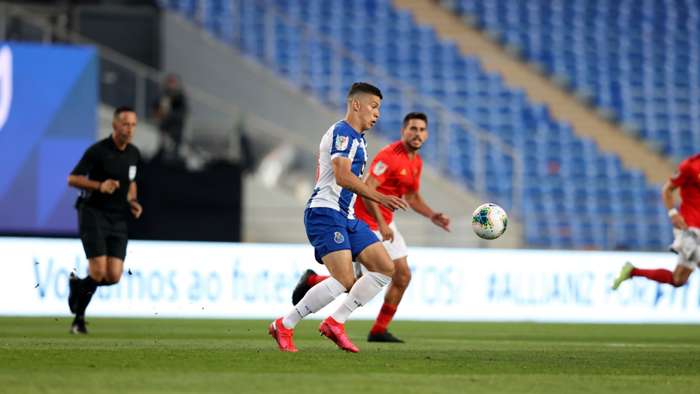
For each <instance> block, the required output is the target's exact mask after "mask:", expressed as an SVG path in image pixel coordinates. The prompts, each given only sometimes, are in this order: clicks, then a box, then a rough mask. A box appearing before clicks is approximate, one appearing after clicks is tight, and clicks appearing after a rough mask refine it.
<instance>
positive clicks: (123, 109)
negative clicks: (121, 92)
mask: <svg viewBox="0 0 700 394" xmlns="http://www.w3.org/2000/svg"><path fill="white" fill-rule="evenodd" d="M124 112H133V113H136V111H134V109H133V108H131V107H129V106H127V105H122V106H121V107H117V109H115V110H114V117H115V118H116V117H118V116H119V115H121V114H122V113H124Z"/></svg>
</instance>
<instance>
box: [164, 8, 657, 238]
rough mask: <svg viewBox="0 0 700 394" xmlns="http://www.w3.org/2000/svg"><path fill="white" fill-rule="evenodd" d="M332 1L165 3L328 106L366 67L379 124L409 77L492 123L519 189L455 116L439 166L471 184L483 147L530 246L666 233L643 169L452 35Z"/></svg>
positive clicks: (390, 125)
mask: <svg viewBox="0 0 700 394" xmlns="http://www.w3.org/2000/svg"><path fill="white" fill-rule="evenodd" d="M336 3H337V1H319V0H313V1H306V2H297V1H285V0H276V1H266V2H258V1H249V0H241V1H225V0H220V1H207V2H198V3H196V2H193V1H178V0H169V1H162V2H161V4H162V5H163V6H164V7H167V8H170V9H172V10H174V11H177V12H179V13H182V14H183V15H185V16H186V17H187V18H189V19H191V20H192V21H194V22H195V23H197V24H198V25H200V26H201V27H202V28H203V29H205V30H207V31H208V32H210V33H211V34H212V35H213V36H215V37H217V38H218V39H220V40H222V41H224V42H226V43H228V44H230V45H232V46H234V47H236V48H238V49H239V50H240V51H241V52H243V53H245V54H247V55H248V56H250V57H251V58H254V59H256V60H257V61H258V62H259V63H261V64H263V65H265V66H267V67H269V68H271V69H273V70H275V71H276V72H277V73H278V74H279V75H280V76H281V77H284V78H286V79H287V80H288V81H290V82H291V83H292V84H294V85H295V86H297V87H298V88H300V89H302V90H305V91H308V92H309V93H310V94H312V95H314V96H315V97H317V98H318V99H319V100H321V101H323V102H324V103H326V104H327V105H329V106H331V107H334V108H340V106H341V105H342V104H343V94H344V89H345V87H346V86H348V85H349V84H350V83H351V82H352V81H354V80H358V79H364V78H366V76H367V75H368V73H370V72H372V73H373V74H372V75H380V76H385V77H384V79H382V78H381V77H380V78H375V82H377V83H379V84H380V85H381V86H389V89H386V93H387V98H388V99H387V100H385V101H386V102H385V106H384V107H383V115H382V116H383V117H384V119H385V121H383V122H382V123H383V124H382V127H381V128H380V130H379V132H380V133H383V134H384V135H391V133H393V132H395V130H396V129H397V128H398V125H399V122H400V119H401V115H402V114H403V113H404V112H407V111H409V110H414V109H415V108H414V107H413V105H415V103H406V102H404V100H402V97H403V96H402V94H401V93H402V91H403V89H411V87H413V88H415V90H416V91H418V92H420V93H421V94H422V95H423V96H424V97H427V98H430V99H432V100H435V101H437V102H439V103H440V105H442V106H444V107H445V108H446V109H447V110H448V111H450V112H454V113H457V114H459V115H460V116H462V117H464V118H465V119H468V121H469V122H470V123H471V124H473V125H476V126H477V127H478V128H479V129H482V130H487V131H489V132H490V133H491V134H492V135H493V136H496V137H497V139H498V140H499V141H501V142H502V143H503V144H505V145H506V146H508V147H510V148H512V149H514V150H515V151H517V152H518V153H519V154H520V155H522V157H523V169H522V171H523V173H524V181H523V187H522V190H515V193H514V191H513V189H514V185H513V179H514V166H513V163H512V160H513V159H512V157H509V156H507V155H503V154H500V153H499V152H498V151H497V150H495V149H487V150H486V151H484V152H480V151H479V149H480V147H481V145H480V143H479V142H477V141H475V140H474V138H472V135H471V134H469V133H467V132H465V131H464V130H463V128H461V127H459V126H456V127H450V128H446V129H445V128H441V129H440V130H441V132H442V131H443V130H449V131H450V135H449V139H448V141H451V143H450V144H449V151H448V152H447V157H448V160H449V165H448V166H443V167H441V166H439V165H438V167H440V168H442V169H443V171H446V172H448V173H450V175H452V176H456V177H458V178H460V179H461V180H462V181H463V182H464V183H465V184H466V185H468V186H469V187H474V185H475V183H476V182H477V179H476V175H475V173H477V172H478V171H475V170H474V168H470V166H467V165H465V163H473V162H474V155H476V154H481V155H483V156H481V158H482V161H483V163H484V166H485V173H486V176H485V180H484V181H485V183H486V191H487V193H486V194H487V196H488V197H495V198H496V199H498V200H499V202H501V203H502V204H503V205H505V206H506V207H511V206H512V204H513V201H512V199H511V198H510V196H513V195H517V194H518V192H521V193H522V197H523V208H522V210H521V214H520V215H521V219H522V221H523V223H524V224H525V236H526V242H527V244H528V245H529V246H531V247H544V248H599V249H614V248H628V249H650V250H653V249H661V248H663V247H664V246H665V245H666V244H667V243H669V242H670V239H671V234H670V230H669V229H668V228H667V227H666V226H665V224H666V220H667V219H666V215H665V210H664V209H663V207H662V206H661V204H660V199H659V191H658V186H656V185H651V184H649V183H648V182H647V181H646V179H645V177H644V175H643V174H642V173H641V172H639V171H636V170H631V169H627V168H625V167H624V166H623V165H622V163H621V161H620V160H619V158H618V157H616V156H614V155H610V154H607V153H603V152H601V151H600V150H599V149H598V147H597V146H596V144H595V143H594V142H593V141H591V140H587V139H583V138H579V137H578V136H576V135H575V134H574V133H573V131H572V129H571V127H570V126H569V125H567V124H563V123H560V122H557V121H555V120H554V119H553V117H552V116H551V115H550V113H549V111H548V109H547V107H545V106H542V105H538V104H536V103H533V102H530V101H529V100H528V98H527V96H526V95H525V94H524V93H523V92H522V91H519V90H515V89H511V88H510V87H508V86H506V85H505V84H504V83H503V80H502V78H501V77H500V76H499V75H498V74H493V73H488V72H486V71H485V70H484V69H483V68H482V67H481V65H480V62H479V60H478V59H477V58H474V57H466V56H463V55H462V54H460V52H459V50H458V49H457V48H456V46H455V45H454V43H451V42H449V41H443V40H440V39H439V37H437V35H436V33H435V31H434V30H433V29H432V28H428V27H424V26H420V25H418V24H417V23H416V22H415V21H414V19H413V17H412V16H411V14H410V13H408V12H406V11H402V10H397V9H395V8H394V7H393V6H392V4H391V2H389V1H387V0H368V1H357V2H352V3H350V4H352V7H337V6H336V5H337V4H336ZM483 3H485V2H483ZM344 4H346V3H344ZM341 9H342V12H341ZM362 59H366V60H367V61H369V62H370V63H371V66H368V65H367V63H365V62H364V61H363V60H362ZM377 79H379V80H377ZM391 81H399V83H398V84H393V83H391ZM383 82H384V83H385V84H383ZM439 122H440V119H437V120H436V122H434V123H433V124H432V125H431V126H432V128H433V129H436V127H435V123H439ZM440 138H444V136H443V137H440V136H436V137H435V138H434V139H433V141H435V140H440ZM442 153H443V152H442V151H439V150H438V149H436V148H435V147H434V146H433V147H431V146H428V148H427V149H426V152H425V157H426V161H428V162H429V163H439V162H440V160H441V159H442V158H443V157H442V155H441V154H442Z"/></svg>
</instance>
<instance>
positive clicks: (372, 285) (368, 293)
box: [331, 272, 391, 324]
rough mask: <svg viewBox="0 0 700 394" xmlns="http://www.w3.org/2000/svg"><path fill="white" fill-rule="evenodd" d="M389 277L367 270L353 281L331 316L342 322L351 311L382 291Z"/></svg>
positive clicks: (389, 279)
mask: <svg viewBox="0 0 700 394" xmlns="http://www.w3.org/2000/svg"><path fill="white" fill-rule="evenodd" d="M390 281H391V277H389V276H386V275H384V274H380V273H379V272H367V273H365V274H364V275H362V277H361V278H360V279H358V280H357V282H355V285H354V286H352V289H350V293H349V294H348V296H347V298H345V301H343V303H342V304H341V305H340V307H339V308H338V310H336V311H335V312H334V313H333V314H332V315H331V317H332V318H333V319H334V320H335V321H337V322H338V323H341V324H344V323H345V321H346V320H348V317H350V314H351V313H352V311H354V310H355V309H357V308H358V307H361V306H362V305H365V304H367V303H368V302H370V301H371V300H372V298H374V296H376V295H377V294H379V292H380V291H382V288H383V287H384V286H386V285H388V284H389V282H390Z"/></svg>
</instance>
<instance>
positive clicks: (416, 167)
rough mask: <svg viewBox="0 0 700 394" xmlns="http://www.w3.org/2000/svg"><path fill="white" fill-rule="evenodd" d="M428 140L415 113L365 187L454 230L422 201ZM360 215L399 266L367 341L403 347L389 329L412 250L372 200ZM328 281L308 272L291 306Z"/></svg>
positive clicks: (359, 206)
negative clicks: (424, 149) (422, 153)
mask: <svg viewBox="0 0 700 394" xmlns="http://www.w3.org/2000/svg"><path fill="white" fill-rule="evenodd" d="M427 139H428V117H427V116H426V115H425V114H424V113H421V112H411V113H409V114H407V115H406V116H405V117H404V120H403V127H402V128H401V139H400V140H398V141H396V142H394V143H392V144H389V145H387V146H385V147H384V148H382V150H380V151H379V153H377V155H376V156H375V158H374V161H373V162H372V165H371V167H370V171H369V176H368V177H367V179H365V183H366V184H367V185H368V186H369V187H370V188H371V189H373V190H375V189H376V190H377V191H379V192H381V193H384V194H387V195H392V196H397V197H400V198H405V199H406V202H408V204H409V205H410V206H411V208H413V210H414V211H416V212H418V213H420V214H421V215H423V216H425V217H427V218H429V219H430V220H431V221H432V222H433V223H435V225H436V226H438V227H440V228H442V229H444V230H445V231H449V225H450V219H449V218H448V217H447V216H446V215H444V214H442V213H439V212H435V211H433V210H432V209H431V208H430V206H428V204H426V202H425V200H423V197H422V196H421V194H420V192H419V189H420V176H421V172H422V170H423V161H422V159H421V157H420V155H419V154H418V151H419V150H420V148H421V147H422V146H423V144H424V143H425V141H426V140H427ZM355 216H357V218H358V219H360V220H362V221H364V222H366V223H367V224H368V225H369V227H370V228H371V229H372V231H374V232H375V234H376V235H377V237H379V238H380V239H382V240H383V241H384V247H385V248H386V249H387V252H389V256H390V257H391V259H392V260H393V261H394V266H395V269H394V275H393V276H392V278H391V283H390V285H389V288H388V289H387V292H386V295H385V297H384V305H383V306H382V308H381V310H380V311H379V315H378V316H377V320H376V321H375V323H374V326H372V329H371V330H370V333H369V335H368V337H367V340H368V341H370V342H403V341H402V340H400V339H398V338H397V337H395V336H394V335H392V334H391V333H390V332H389V331H388V330H387V327H388V326H389V323H390V322H391V320H392V318H393V317H394V314H395V313H396V309H397V307H398V305H399V303H400V302H401V298H402V297H403V294H404V292H405V291H406V288H407V287H408V283H409V282H410V281H411V270H410V269H409V267H408V262H407V256H408V250H407V248H406V242H405V241H404V239H403V236H402V235H401V233H400V232H399V230H398V228H397V227H396V223H394V213H393V211H391V210H390V209H387V208H385V207H383V206H379V205H377V204H376V203H374V202H372V201H369V200H367V199H359V198H358V199H357V202H356V203H355ZM326 278H327V276H324V275H317V274H316V273H315V272H313V271H312V270H307V271H306V273H305V274H304V275H303V276H302V277H301V279H300V280H299V283H298V284H297V287H296V288H295V289H294V293H293V294H292V302H293V303H294V304H295V305H296V301H297V300H298V299H301V297H303V296H304V294H305V293H306V292H307V291H308V290H309V289H310V288H311V287H312V286H314V285H315V284H317V283H318V282H321V281H323V280H324V279H326Z"/></svg>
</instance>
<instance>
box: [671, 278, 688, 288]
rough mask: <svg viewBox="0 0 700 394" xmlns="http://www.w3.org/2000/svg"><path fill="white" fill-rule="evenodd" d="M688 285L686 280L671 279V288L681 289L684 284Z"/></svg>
mask: <svg viewBox="0 0 700 394" xmlns="http://www.w3.org/2000/svg"><path fill="white" fill-rule="evenodd" d="M686 283H688V280H687V279H673V283H672V285H673V287H683V286H685V284H686Z"/></svg>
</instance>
